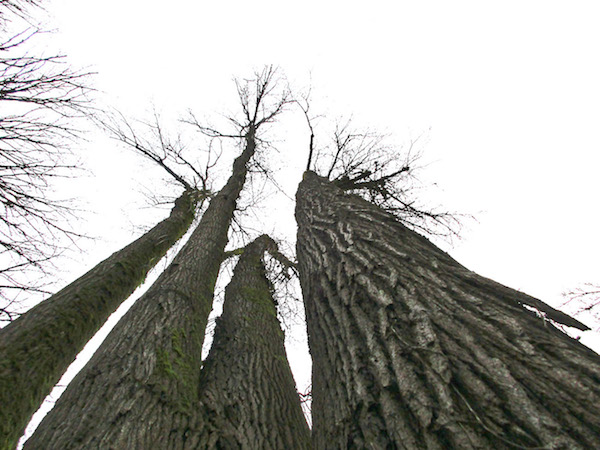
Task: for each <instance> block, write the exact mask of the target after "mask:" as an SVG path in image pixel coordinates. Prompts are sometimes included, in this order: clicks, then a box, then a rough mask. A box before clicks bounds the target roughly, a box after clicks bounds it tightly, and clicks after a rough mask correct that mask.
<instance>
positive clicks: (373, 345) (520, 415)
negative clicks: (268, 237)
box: [296, 172, 600, 449]
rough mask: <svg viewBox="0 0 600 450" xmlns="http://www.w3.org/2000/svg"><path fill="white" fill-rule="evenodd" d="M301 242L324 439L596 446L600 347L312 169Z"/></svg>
mask: <svg viewBox="0 0 600 450" xmlns="http://www.w3.org/2000/svg"><path fill="white" fill-rule="evenodd" d="M296 218H297V221H298V242H297V253H298V262H299V271H300V280H301V285H302V291H303V296H304V299H305V303H306V315H307V324H308V332H309V345H310V349H311V354H312V357H313V403H312V409H313V443H314V445H315V448H407V449H421V448H426V449H468V448H494V449H500V448H506V449H514V448H547V449H591V448H600V357H599V356H598V355H597V354H595V353H594V352H593V351H591V350H589V349H588V348H586V347H585V346H583V345H581V344H580V343H579V342H577V341H576V340H573V339H571V338H569V337H568V336H566V335H565V334H563V333H562V332H561V331H559V330H558V329H556V328H555V327H554V326H553V325H552V324H551V323H549V322H547V321H545V320H544V319H542V318H540V317H538V316H537V315H536V314H535V313H533V312H531V311H530V310H528V309H526V308H525V307H523V306H522V305H523V304H526V305H535V306H536V307H538V308H539V309H545V310H546V311H547V313H548V316H551V317H553V318H555V319H557V320H559V321H561V322H563V323H568V324H570V325H575V326H581V327H582V328H583V327H585V326H583V325H581V324H579V323H578V322H577V321H575V320H573V319H571V318H569V317H568V316H565V315H562V314H561V313H559V312H558V311H555V310H552V309H551V308H549V307H547V306H546V305H544V304H543V303H542V302H540V301H539V300H535V299H533V298H531V297H529V296H527V295H525V294H522V293H520V292H517V291H514V290H512V289H509V288H506V287H504V286H502V285H500V284H498V283H495V282H493V281H491V280H489V279H486V278H483V277H481V276H479V275H477V274H475V273H473V272H471V271H469V270H467V269H466V268H464V267H463V266H461V265H460V264H458V263H457V262H456V261H455V260H453V259H452V258H451V257H450V256H448V255H447V254H446V253H444V252H443V251H441V250H440V249H438V248H437V247H436V246H434V245H433V244H431V243H430V242H429V241H428V240H427V239H425V238H424V237H422V236H420V235H418V234H416V233H414V232H412V231H410V230H409V229H407V228H406V227H404V226H403V225H402V224H400V223H399V222H398V221H397V220H396V219H395V218H394V217H393V216H391V215H389V214H387V213H385V212H384V211H382V210H380V209H379V208H377V207H376V206H374V205H372V204H370V203H368V202H366V201H364V200H362V199H360V198H358V197H357V196H354V195H349V194H345V193H344V192H342V191H341V190H340V189H338V188H336V187H334V186H333V185H331V184H330V183H328V182H327V181H326V180H325V179H323V178H321V177H318V176H317V175H315V174H314V173H312V172H307V173H306V175H305V179H304V181H303V182H302V183H301V184H300V187H299V189H298V194H297V207H296Z"/></svg>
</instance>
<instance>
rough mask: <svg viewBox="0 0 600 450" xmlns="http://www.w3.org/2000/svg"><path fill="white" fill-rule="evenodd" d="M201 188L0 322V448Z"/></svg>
mask: <svg viewBox="0 0 600 450" xmlns="http://www.w3.org/2000/svg"><path fill="white" fill-rule="evenodd" d="M199 196H200V193H199V192H196V191H189V190H186V191H184V193H183V194H182V195H181V196H180V197H179V199H177V200H176V201H175V206H174V207H173V210H172V211H171V214H170V215H169V217H168V218H166V219H165V220H163V221H162V222H160V223H159V224H157V225H156V226H155V227H154V228H152V229H151V230H149V231H148V232H146V233H145V234H144V235H143V236H141V237H140V238H138V239H137V240H135V241H134V242H132V243H131V244H129V245H128V246H126V247H124V248H123V249H121V250H119V251H118V252H115V253H113V254H112V255H111V256H110V257H108V258H107V259H105V260H104V261H102V262H101V263H99V264H98V265H97V266H96V267H94V268H93V269H91V270H90V271H88V272H87V273H86V274H84V275H82V276H81V277H80V278H78V279H77V280H75V281H74V282H73V283H71V284H69V285H68V286H67V287H65V288H63V289H61V290H60V291H59V292H57V293H56V294H54V295H53V296H51V297H50V298H48V299H47V300H45V301H43V302H42V303H40V304H38V305H37V306H35V307H34V308H32V309H30V310H29V311H27V312H26V313H25V314H23V315H22V316H21V317H19V318H18V319H16V320H15V321H14V322H11V323H10V324H9V325H8V326H6V327H5V328H2V329H0V405H2V406H1V407H0V436H2V439H1V440H0V448H13V447H14V446H15V445H16V442H17V440H18V439H19V437H20V436H21V435H22V434H23V430H24V429H25V426H26V425H27V422H28V421H29V419H30V418H31V415H32V414H33V413H34V412H35V411H36V410H37V409H38V408H39V406H40V405H41V403H42V401H43V399H44V397H45V396H46V395H48V394H49V393H50V391H51V390H52V388H53V387H54V385H55V384H56V383H57V382H58V380H59V379H60V377H61V376H62V375H63V373H64V372H65V371H66V370H67V367H68V366H69V364H71V363H72V362H73V361H74V360H75V357H76V356H77V354H78V353H79V352H80V351H81V350H82V349H83V347H84V346H85V344H86V343H87V342H88V340H89V339H91V338H92V337H93V336H94V334H95V333H96V332H97V331H98V330H99V329H100V327H101V326H102V325H103V324H104V322H105V321H106V319H107V318H108V316H110V314H112V313H113V312H114V311H115V310H116V309H117V307H118V306H119V305H120V304H121V303H122V302H123V301H124V300H125V299H127V297H129V295H131V293H132V292H133V291H134V290H135V289H136V288H137V287H138V286H139V285H140V284H141V283H142V282H143V280H144V279H145V278H146V275H147V274H148V271H149V270H150V269H151V268H152V267H154V265H155V264H156V263H157V262H158V261H159V260H160V259H161V258H162V257H163V256H164V255H165V253H166V252H167V250H169V248H171V247H172V246H173V244H174V243H175V242H177V240H178V239H179V238H180V237H181V236H182V235H183V234H184V233H185V232H186V230H187V229H188V227H189V226H190V224H191V223H192V220H193V219H194V216H195V211H196V205H197V202H198V200H199Z"/></svg>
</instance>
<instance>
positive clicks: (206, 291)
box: [25, 133, 255, 450]
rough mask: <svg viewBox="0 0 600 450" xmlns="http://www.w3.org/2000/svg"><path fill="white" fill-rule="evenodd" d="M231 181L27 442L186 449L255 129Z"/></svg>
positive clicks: (38, 445)
mask: <svg viewBox="0 0 600 450" xmlns="http://www.w3.org/2000/svg"><path fill="white" fill-rule="evenodd" d="M246 144H247V145H246V148H245V150H244V151H243V153H242V154H241V155H240V156H239V157H238V158H237V159H236V160H235V162H234V164H233V173H232V175H231V177H230V178H229V180H228V182H227V183H226V185H225V186H224V187H223V189H221V191H219V193H218V194H217V195H216V196H215V197H214V198H213V199H212V200H211V202H210V204H209V206H208V208H207V210H206V211H205V213H204V215H203V216H202V219H201V220H200V223H199V224H198V227H197V228H196V230H194V232H193V233H192V235H191V236H190V239H189V241H188V242H187V243H186V245H185V246H184V247H183V248H182V249H181V251H180V252H179V254H178V255H177V256H176V257H175V259H174V260H173V262H172V263H171V264H170V265H169V267H167V269H166V270H165V271H164V272H163V273H162V274H161V276H160V277H159V278H158V279H157V281H156V282H155V283H154V284H153V285H152V287H151V288H150V289H149V290H148V291H147V292H146V293H145V294H144V295H143V296H142V297H140V299H138V301H137V302H136V303H135V304H134V305H133V307H132V308H131V309H130V310H129V312H128V313H127V314H126V315H125V316H124V317H123V318H122V319H121V320H120V321H119V323H118V324H117V325H116V326H115V328H114V329H113V331H112V332H111V333H110V334H109V335H108V337H107V338H106V340H105V342H104V343H103V344H102V346H101V347H100V348H99V349H98V351H97V352H96V353H95V354H94V356H93V357H92V359H91V361H90V362H89V363H88V364H87V366H86V367H85V368H84V369H83V370H82V371H81V372H80V373H79V374H78V375H77V376H76V377H75V379H74V380H73V382H72V383H71V384H70V385H69V387H68V388H67V389H66V391H65V393H64V394H63V396H62V397H61V398H60V399H59V400H58V402H57V404H56V406H55V408H54V409H53V410H52V411H51V412H50V413H49V414H48V416H47V417H46V418H45V419H44V420H43V421H42V423H41V424H40V427H39V428H38V430H37V431H36V432H35V433H34V435H33V436H32V437H31V439H30V440H29V441H27V442H26V444H25V448H31V449H40V448H44V449H56V450H65V449H128V450H131V449H172V450H176V449H184V448H185V449H187V448H193V447H192V446H191V445H190V443H189V442H186V440H187V437H188V436H189V435H190V434H192V435H193V430H191V429H190V427H193V424H194V423H195V422H194V413H195V408H196V407H197V403H198V378H199V375H200V362H201V349H202V342H203V340H204V332H205V328H206V322H207V319H208V315H209V313H210V311H211V307H212V299H213V291H214V286H215V281H216V279H217V275H218V272H219V267H220V265H221V261H222V259H223V250H224V248H225V245H226V244H227V233H228V230H229V225H230V222H231V220H232V217H233V212H234V210H235V207H236V202H237V199H238V196H239V194H240V191H241V190H242V187H243V185H244V181H245V179H246V173H247V168H246V165H247V163H248V161H249V160H250V158H251V157H252V155H253V154H254V150H255V140H254V135H253V134H250V133H249V134H248V138H247V143H246Z"/></svg>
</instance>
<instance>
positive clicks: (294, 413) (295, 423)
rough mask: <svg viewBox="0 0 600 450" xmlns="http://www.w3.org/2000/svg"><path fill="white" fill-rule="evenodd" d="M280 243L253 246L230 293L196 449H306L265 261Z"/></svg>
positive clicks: (205, 388)
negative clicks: (270, 251) (271, 249)
mask: <svg viewBox="0 0 600 450" xmlns="http://www.w3.org/2000/svg"><path fill="white" fill-rule="evenodd" d="M273 247H274V248H275V249H276V244H275V243H274V242H273V241H272V240H271V239H270V238H269V237H268V236H266V235H263V236H261V237H259V238H258V239H257V240H255V241H254V242H253V243H251V244H249V245H248V246H247V247H246V248H245V249H244V252H243V253H242V255H241V257H240V260H239V261H238V263H237V265H236V267H235V270H234V272H233V277H232V279H231V282H230V283H229V285H228V286H227V288H226V290H225V303H224V305H223V314H222V316H221V317H220V318H219V319H218V322H217V327H216V330H215V338H214V342H213V345H212V347H211V351H210V354H209V356H208V358H207V359H206V361H205V363H204V367H203V369H202V372H201V374H200V379H201V382H200V401H201V404H202V408H203V409H202V414H203V416H204V418H203V419H204V420H203V428H202V433H201V434H200V438H199V441H198V442H199V444H198V448H203V449H204V448H206V449H208V448H232V449H233V448H242V449H303V448H309V447H310V431H309V429H308V425H307V424H306V420H305V418H304V415H303V414H302V409H301V406H300V399H299V397H298V394H297V392H296V387H295V383H294V379H293V377H292V372H291V370H290V366H289V364H288V360H287V357H286V353H285V348H284V344H283V341H284V338H283V332H282V331H281V328H280V326H279V322H278V320H277V311H276V308H275V303H274V301H273V296H272V294H271V289H272V286H271V285H270V283H269V281H268V280H267V278H266V276H265V267H264V264H263V261H262V257H263V255H264V252H265V250H266V249H267V248H273Z"/></svg>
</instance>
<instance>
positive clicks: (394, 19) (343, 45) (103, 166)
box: [48, 0, 600, 359]
mask: <svg viewBox="0 0 600 450" xmlns="http://www.w3.org/2000/svg"><path fill="white" fill-rule="evenodd" d="M599 9H600V7H598V6H597V3H596V2H592V1H571V2H568V3H567V2H557V1H528V2H523V1H518V2H517V1H504V2H482V1H453V2H445V1H419V2H406V1H399V2H383V1H371V2H369V3H368V4H367V3H364V2H361V3H358V2H340V1H323V0H321V1H305V2H300V3H287V2H275V1H261V0H257V1H254V2H247V1H245V2H241V1H220V2H210V3H209V2H197V1H183V0H171V1H170V2H168V3H166V2H164V1H160V2H159V1H152V0H144V1H141V0H127V1H122V0H119V1H117V0H104V1H102V2H81V1H76V0H54V1H53V2H52V3H51V4H50V6H49V7H48V10H49V12H50V13H51V14H52V19H50V20H49V21H48V24H49V26H51V27H56V28H58V30H59V32H58V33H57V34H56V35H54V36H53V37H52V43H51V45H52V46H58V47H59V48H61V49H62V50H63V51H64V52H65V53H66V54H68V55H69V57H70V61H72V62H73V63H74V64H75V65H78V66H89V67H90V69H92V70H94V71H97V72H98V76H97V77H96V87H97V88H98V89H100V90H102V91H104V92H105V93H106V97H105V102H107V103H114V104H116V105H117V106H118V107H119V108H121V109H122V110H124V111H125V112H128V113H130V114H134V115H135V114H138V115H141V114H142V113H143V112H144V111H146V110H148V109H149V107H150V103H151V102H153V103H154V104H155V105H156V106H157V108H158V109H159V110H160V109H161V108H163V109H165V110H167V111H169V112H170V113H172V112H179V111H181V112H184V111H185V109H187V108H191V109H192V110H194V111H196V112H198V113H199V115H200V116H202V115H209V114H211V113H212V112H223V111H224V110H226V109H228V108H230V107H231V105H232V104H233V103H232V102H233V100H234V96H235V91H234V87H233V84H232V82H231V79H232V77H233V76H241V77H243V76H247V75H249V74H250V73H251V70H252V68H260V67H262V65H263V64H276V65H279V66H281V68H282V69H283V71H284V72H285V74H286V75H287V77H288V78H289V79H290V81H291V82H292V83H295V84H297V85H301V86H302V85H306V84H307V83H308V81H309V79H312V84H313V86H314V94H313V95H314V98H315V102H314V105H313V107H314V108H315V111H316V112H326V113H328V114H330V115H340V114H343V115H345V116H346V117H347V116H349V115H351V114H352V115H353V116H354V118H355V122H356V123H357V124H365V125H369V126H372V127H376V128H378V129H380V130H382V131H386V132H393V133H395V134H396V135H397V136H398V142H400V143H402V142H403V141H405V140H406V139H408V138H410V137H415V136H417V135H419V134H421V133H422V132H423V131H425V130H427V129H429V128H431V131H430V132H429V133H428V134H427V136H428V142H427V143H426V145H425V146H424V147H423V151H424V157H425V160H426V161H428V162H432V164H431V165H430V166H429V167H428V168H427V170H426V171H424V172H423V178H424V180H425V181H429V182H436V183H437V184H438V185H439V187H440V188H441V189H440V190H439V191H437V197H435V199H436V201H437V202H439V203H443V204H445V205H446V206H447V207H448V208H449V209H454V210H460V211H465V212H470V213H474V214H475V215H476V216H477V218H478V220H479V222H478V223H471V224H470V226H469V230H468V231H467V232H466V233H465V237H464V240H462V241H461V242H457V243H455V244H454V247H450V246H449V245H443V248H444V249H445V250H447V251H449V253H450V254H451V255H452V256H453V257H455V258H456V259H457V260H458V261H459V262H461V263H462V264H464V265H465V266H467V267H468V268H469V269H471V270H474V271H476V272H478V273H480V274H481V275H484V276H487V277H489V278H492V279H494V280H496V281H498V282H501V283H503V284H505V285H508V286H510V287H512V288H516V289H519V290H522V291H524V292H526V293H528V294H531V295H534V296H536V297H538V298H540V299H542V300H544V301H546V302H548V303H551V304H554V305H558V304H560V303H561V302H562V301H563V299H562V298H561V295H560V294H561V292H563V291H565V290H566V289H569V288H573V287H576V286H577V285H579V284H581V283H583V282H588V281H592V282H600V270H599V269H600V263H599V262H598V261H599V258H598V255H600V237H599V236H598V231H597V229H598V225H597V224H598V218H599V216H600V213H599V212H598V207H597V204H598V201H597V199H596V198H597V194H598V192H599V191H600V177H599V176H598V169H599V162H600V127H599V125H600V83H599V82H598V80H600V58H599V57H598V55H599V54H600V52H599V48H598V47H599V44H600V27H599V26H598V17H599V16H598V12H599ZM294 120H295V125H294V128H292V129H290V130H289V131H288V132H287V139H286V142H285V143H282V144H281V146H280V148H281V149H282V151H284V150H285V152H286V153H285V157H284V158H283V159H284V160H286V161H288V163H289V164H288V167H287V172H284V173H285V174H286V175H285V176H283V177H282V180H283V179H286V180H287V181H288V183H287V184H286V186H288V189H289V194H290V195H293V193H294V191H295V186H296V185H297V182H298V181H299V180H300V178H301V175H302V170H303V166H304V164H305V162H304V161H305V158H306V147H307V143H306V140H307V139H308V136H307V135H306V133H304V128H303V127H304V126H305V124H304V123H303V122H302V118H301V117H300V116H298V117H296V118H293V117H292V118H291V119H289V121H290V123H291V122H294ZM286 123H287V122H286ZM318 138H319V137H317V139H318ZM87 147H88V148H86V150H87V152H88V156H89V159H90V161H91V164H93V165H94V167H95V169H94V170H95V174H96V176H95V178H93V179H88V180H86V181H85V182H81V183H82V184H79V185H78V186H77V187H76V190H77V192H78V193H81V194H82V195H83V196H85V197H86V198H87V200H88V202H89V206H88V207H89V208H90V210H92V211H94V212H96V213H97V215H96V216H95V217H96V219H95V221H94V222H92V223H90V230H92V233H93V234H96V235H100V236H101V237H102V238H103V240H102V241H100V243H98V244H96V247H94V246H93V245H90V246H89V249H88V254H87V255H86V256H85V257H83V256H82V257H81V258H80V260H79V261H78V263H77V264H76V265H74V267H73V272H72V273H73V274H79V273H81V271H82V270H84V269H86V268H89V267H91V266H93V265H94V264H95V263H96V262H98V261H99V260H100V259H102V258H103V257H105V256H107V255H108V254H110V253H111V252H113V251H115V250H117V249H119V248H120V246H121V245H123V244H126V243H128V242H129V241H130V240H131V237H132V234H131V226H132V224H133V225H138V226H141V225H149V224H152V223H153V222H152V220H148V219H144V217H143V216H142V215H141V213H140V212H139V210H138V209H136V208H135V207H138V206H142V205H143V199H142V197H141V196H140V195H139V194H138V193H137V187H138V186H139V183H140V179H145V181H146V182H148V179H149V177H150V175H149V174H148V173H146V172H145V171H144V167H145V166H143V165H140V163H139V160H138V159H136V158H135V157H133V156H131V155H126V154H124V152H123V151H122V150H119V149H118V148H117V146H116V144H115V143H114V142H111V141H98V140H96V138H94V142H91V143H90V144H89V145H88V146H87ZM283 159H282V158H279V160H280V161H281V160H283ZM146 185H148V183H146ZM150 185H151V182H150ZM132 205H134V206H135V207H133V208H132ZM594 205H596V206H594ZM291 207H292V205H291V204H288V205H282V207H281V209H280V210H279V214H280V216H279V217H278V222H279V223H280V224H284V223H286V224H288V226H289V227H293V226H294V222H293V217H292V215H291V211H292V210H291ZM163 214H164V213H163ZM267 231H269V230H267ZM75 258H76V257H75ZM69 274H70V272H68V271H67V270H65V273H64V277H65V281H69V280H70V279H71V278H73V277H74V276H75V275H73V277H70V275H69ZM292 359H293V358H292Z"/></svg>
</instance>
